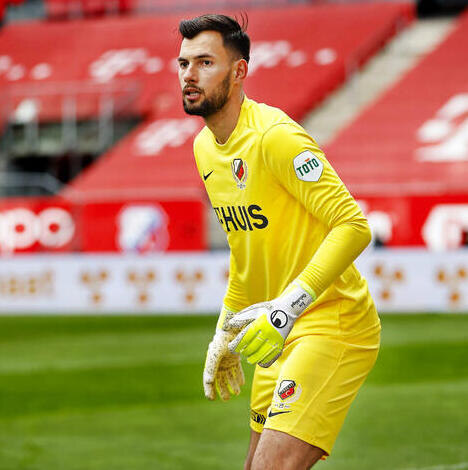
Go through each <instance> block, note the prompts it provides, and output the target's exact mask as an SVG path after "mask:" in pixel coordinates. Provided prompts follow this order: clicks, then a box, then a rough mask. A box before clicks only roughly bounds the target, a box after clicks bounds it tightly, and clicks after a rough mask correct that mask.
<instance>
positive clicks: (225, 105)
mask: <svg viewBox="0 0 468 470" xmlns="http://www.w3.org/2000/svg"><path fill="white" fill-rule="evenodd" d="M179 31H180V33H181V35H182V43H181V47H180V54H179V57H178V64H179V81H180V85H181V88H182V99H183V106H184V110H185V112H186V113H188V114H191V115H199V116H202V117H203V119H204V121H205V124H206V126H205V127H204V128H203V129H202V131H201V132H200V133H199V135H198V136H197V137H196V139H195V142H194V153H195V159H196V163H197V167H198V170H199V173H200V177H201V178H202V179H203V181H204V184H205V187H206V190H207V193H208V196H209V198H210V200H211V203H212V205H213V208H214V211H215V213H216V215H217V217H218V220H219V222H220V224H221V226H222V227H223V229H224V230H225V232H226V234H227V239H228V242H229V246H230V249H231V253H230V272H229V283H228V287H227V291H226V294H225V297H224V305H223V307H222V310H221V314H220V317H219V320H218V324H217V328H216V333H215V335H214V337H213V340H212V342H211V343H210V345H209V347H208V353H207V358H206V363H205V370H204V374H203V382H204V390H205V395H206V397H207V398H208V399H210V400H214V399H215V395H216V393H219V395H220V396H221V398H222V399H223V400H228V399H229V398H230V397H231V395H232V394H238V393H239V391H240V389H241V387H242V385H243V383H244V377H243V372H242V368H241V362H240V355H242V356H244V357H245V358H246V359H247V361H248V362H250V363H251V364H257V366H256V369H255V375H254V380H253V386H252V394H251V415H250V416H251V421H250V425H251V439H250V447H249V452H248V456H247V460H246V462H245V469H246V470H249V469H252V470H260V469H262V470H264V469H268V470H274V469H281V470H289V469H291V470H292V469H294V470H295V469H306V468H310V467H312V466H313V465H314V464H315V462H317V461H318V460H319V459H321V458H325V457H326V456H327V455H329V454H330V452H331V451H332V447H333V444H334V442H335V439H336V437H337V435H338V432H339V430H340V428H341V426H342V424H343V420H344V419H345V416H346V414H347V412H348V409H349V407H350V405H351V402H352V401H353V399H354V397H355V396H356V394H357V392H358V389H359V388H360V386H361V385H362V383H363V382H364V380H365V378H366V377H367V375H368V373H369V371H370V370H371V368H372V366H373V364H374V362H375V360H376V358H377V353H378V348H379V341H380V322H379V319H378V316H377V313H376V310H375V307H374V304H373V301H372V299H371V297H370V295H369V292H368V288H367V283H366V281H365V279H363V278H362V277H361V275H360V274H359V272H358V270H357V269H356V268H355V267H354V265H353V261H354V259H355V258H356V257H357V256H358V255H359V254H360V252H361V251H362V250H363V249H364V248H365V247H366V246H367V245H368V243H369V242H370V239H371V235H370V230H369V226H368V224H367V221H366V219H365V217H364V216H363V214H362V212H361V210H360V208H359V206H358V205H357V204H356V202H355V200H354V199H353V198H352V197H351V195H350V194H349V192H348V190H347V189H346V187H345V186H344V185H343V183H342V182H341V180H340V179H339V177H338V176H337V174H336V173H335V171H334V170H333V168H332V167H331V165H330V163H329V162H328V161H327V159H326V158H325V155H324V154H323V152H322V151H321V150H320V148H319V147H318V146H317V144H316V143H315V141H314V140H313V139H312V138H311V137H310V136H309V135H308V134H307V133H306V132H305V130H304V129H303V128H302V127H301V126H300V125H298V124H297V123H296V122H294V121H293V120H292V119H291V118H289V117H288V116H287V115H286V114H285V113H283V112H282V111H281V110H279V109H277V108H273V107H270V106H267V105H265V104H258V103H256V102H255V101H252V100H250V99H248V98H247V97H246V96H245V94H244V91H243V81H244V79H245V78H246V76H247V72H248V62H249V54H250V40H249V37H248V36H247V34H246V32H245V28H243V27H241V26H240V25H239V23H238V22H237V21H235V20H234V19H232V18H230V17H227V16H224V15H203V16H200V17H197V18H194V19H191V20H184V21H182V22H181V23H180V25H179ZM291 92H292V93H293V92H294V90H291Z"/></svg>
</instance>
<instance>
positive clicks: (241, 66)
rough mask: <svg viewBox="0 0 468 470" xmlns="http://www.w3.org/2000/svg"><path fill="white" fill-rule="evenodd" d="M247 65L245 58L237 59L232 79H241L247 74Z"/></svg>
mask: <svg viewBox="0 0 468 470" xmlns="http://www.w3.org/2000/svg"><path fill="white" fill-rule="evenodd" d="M248 69H249V66H248V64H247V61H246V60H245V59H240V60H238V61H237V62H236V63H235V65H234V70H233V74H234V80H239V81H242V80H244V78H245V77H246V76H247V72H248Z"/></svg>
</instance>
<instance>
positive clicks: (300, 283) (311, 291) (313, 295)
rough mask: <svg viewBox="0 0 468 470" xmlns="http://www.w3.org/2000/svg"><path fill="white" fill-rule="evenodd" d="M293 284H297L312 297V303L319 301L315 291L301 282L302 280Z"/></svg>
mask: <svg viewBox="0 0 468 470" xmlns="http://www.w3.org/2000/svg"><path fill="white" fill-rule="evenodd" d="M293 283H294V284H297V285H298V286H299V287H302V288H303V289H304V290H305V291H306V292H307V293H308V294H309V295H310V296H311V297H312V302H314V301H315V300H316V299H317V295H316V294H315V292H314V289H312V287H310V286H309V284H307V283H305V282H304V281H301V280H300V279H295V280H294V281H293Z"/></svg>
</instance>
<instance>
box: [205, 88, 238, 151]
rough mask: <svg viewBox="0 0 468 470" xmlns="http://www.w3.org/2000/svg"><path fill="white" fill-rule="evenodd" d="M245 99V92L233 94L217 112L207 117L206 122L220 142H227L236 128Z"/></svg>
mask: <svg viewBox="0 0 468 470" xmlns="http://www.w3.org/2000/svg"><path fill="white" fill-rule="evenodd" d="M243 101H244V92H243V91H241V92H240V93H239V94H235V95H232V96H231V98H230V99H229V101H228V102H227V103H226V104H225V105H224V106H223V108H222V109H220V110H219V111H218V112H217V113H216V114H213V115H212V116H209V117H207V118H206V119H205V123H206V125H207V126H208V128H209V129H210V130H211V132H212V133H213V135H214V136H215V138H216V142H218V144H225V143H226V142H227V141H228V139H229V136H230V135H231V134H232V132H233V131H234V129H235V128H236V125H237V121H238V120H239V115H240V111H241V107H242V102H243Z"/></svg>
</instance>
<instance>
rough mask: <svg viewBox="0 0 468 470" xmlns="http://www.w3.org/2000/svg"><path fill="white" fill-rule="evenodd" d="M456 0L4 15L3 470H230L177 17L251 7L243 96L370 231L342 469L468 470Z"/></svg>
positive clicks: (218, 239)
mask: <svg viewBox="0 0 468 470" xmlns="http://www.w3.org/2000/svg"><path fill="white" fill-rule="evenodd" d="M467 5H468V2H467V0H419V1H417V2H410V1H403V2H400V1H379V2H376V1H354V0H348V1H346V0H344V1H327V0H323V1H312V0H311V1H306V0H303V1H300V0H296V1H294V0H289V1H288V0H270V1H267V0H224V1H223V0H10V1H8V0H0V383H1V384H2V385H1V386H0V470H3V469H5V470H13V469H28V470H33V469H34V470H36V469H41V470H42V469H47V470H52V469H57V470H59V469H60V470H61V469H67V470H73V469H83V470H85V469H86V470H91V469H112V470H138V469H140V468H154V469H163V470H165V469H168V470H170V469H174V470H177V469H183V468H193V469H198V468H200V469H201V468H203V469H237V468H241V467H242V463H241V462H242V460H243V457H244V454H245V451H246V448H247V439H248V433H249V431H248V416H249V407H248V395H249V382H250V380H251V375H252V370H251V368H248V367H246V368H245V370H246V375H247V382H248V383H247V385H246V387H245V391H244V392H243V393H242V394H241V396H240V397H236V398H235V399H233V400H232V401H231V402H229V403H228V404H220V403H215V404H212V403H206V402H205V400H204V398H203V397H202V389H201V373H202V368H203V361H204V354H205V350H206V346H207V344H208V342H209V340H210V337H211V335H212V333H213V329H214V325H215V322H216V315H215V314H216V313H217V312H218V310H219V307H220V305H221V302H222V298H223V295H224V290H225V287H226V281H227V276H228V268H229V263H228V252H227V245H226V241H225V235H224V232H223V231H222V229H221V228H220V226H219V223H218V221H217V219H216V216H215V214H214V212H213V211H212V209H211V207H210V205H209V201H208V200H207V197H206V194H205V190H204V187H203V184H202V183H201V181H200V178H199V175H198V173H197V171H196V168H195V164H194V161H193V155H192V142H193V138H194V136H195V135H196V134H197V133H198V132H199V130H200V129H201V128H202V125H203V124H202V121H201V120H200V119H199V118H197V117H194V116H187V115H185V114H184V112H183V110H182V106H181V93H180V90H179V84H178V79H177V67H176V61H175V58H176V57H177V55H178V51H179V45H180V39H179V37H178V32H177V27H178V23H179V21H180V20H181V19H182V18H187V17H192V16H195V15H198V14H201V13H208V12H222V13H227V14H231V15H233V16H235V15H238V16H239V15H240V14H241V12H246V13H247V14H248V18H249V26H248V32H249V34H250V36H251V39H252V54H251V57H252V59H251V63H250V70H249V78H248V80H247V81H246V85H245V88H246V92H247V95H248V96H249V97H250V98H252V99H254V100H256V101H260V102H266V103H268V104H270V105H273V106H278V107H280V108H282V109H283V110H284V111H285V112H287V113H288V114H289V115H290V116H291V117H293V118H294V119H295V120H297V121H298V122H300V123H301V124H302V125H303V126H304V127H305V128H306V129H307V131H308V132H309V133H310V135H312V136H313V137H314V138H315V139H316V140H317V142H318V143H319V145H320V146H321V147H322V148H323V149H324V150H325V152H326V154H327V157H328V159H329V160H330V162H331V163H332V165H333V166H334V168H335V169H336V170H337V172H338V174H339V175H340V177H341V179H342V180H343V181H344V183H345V184H346V185H347V187H348V188H349V190H350V191H351V193H352V194H353V196H354V197H355V198H356V199H357V200H358V202H359V204H360V205H361V207H362V209H363V210H364V212H365V214H366V215H367V217H368V220H369V223H370V225H371V228H372V232H373V240H372V246H370V247H369V248H368V249H367V250H366V251H365V252H364V253H363V255H362V256H361V257H360V258H359V260H358V261H357V265H358V267H359V269H360V270H361V271H362V272H363V273H364V275H365V276H366V278H367V279H368V282H369V286H370V289H371V292H372V294H373V297H374V299H375V301H376V303H377V306H378V310H379V312H380V313H381V318H382V323H383V340H382V350H381V354H380V359H379V361H378V363H377V365H376V367H375V369H374V371H373V372H372V374H371V376H370V377H369V379H368V381H367V382H366V384H365V386H364V388H363V390H362V392H361V393H360V395H359V396H358V398H357V400H356V402H355V404H354V405H353V407H352V409H351V411H350V414H349V417H348V419H347V421H346V423H345V426H344V428H343V431H342V434H341V435H340V437H339V438H338V442H337V445H336V452H335V454H334V455H332V456H331V457H330V458H329V459H328V460H327V461H326V462H325V463H320V464H318V465H317V467H323V468H328V469H329V470H340V469H343V470H344V469H347V470H353V469H356V470H358V469H359V470H361V469H363V470H366V469H369V470H371V469H372V470H373V469H383V470H385V469H396V470H415V469H421V470H456V469H457V470H460V469H468V444H467V436H468V407H467V406H466V403H467V396H468V365H467V364H468V353H467V351H468V316H466V315H463V313H466V312H468V274H467V273H468V250H467V248H466V247H467V245H468V12H465V11H464V9H465V8H466V6H467Z"/></svg>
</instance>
